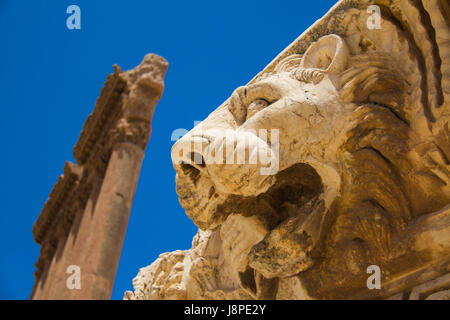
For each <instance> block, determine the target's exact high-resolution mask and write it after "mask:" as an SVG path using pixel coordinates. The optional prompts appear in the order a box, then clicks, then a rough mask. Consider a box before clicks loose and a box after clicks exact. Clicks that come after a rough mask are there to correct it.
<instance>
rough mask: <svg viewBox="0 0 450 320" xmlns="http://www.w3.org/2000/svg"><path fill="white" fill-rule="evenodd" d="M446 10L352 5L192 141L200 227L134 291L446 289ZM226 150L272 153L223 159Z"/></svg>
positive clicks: (189, 155)
mask: <svg viewBox="0 0 450 320" xmlns="http://www.w3.org/2000/svg"><path fill="white" fill-rule="evenodd" d="M369 5H377V6H378V7H379V8H380V13H381V26H380V28H379V29H377V28H375V29H373V28H372V29H369V28H368V23H367V22H368V19H369V18H370V15H371V14H373V12H368V11H367V8H368V6H369ZM449 8H450V7H449V4H448V1H446V0H423V1H421V0H410V1H407V0H376V1H362V0H361V1H354V0H343V1H340V2H338V3H337V4H336V5H335V6H334V7H333V8H332V9H331V10H330V11H329V12H328V13H327V14H326V15H325V16H324V17H323V18H322V19H320V20H318V21H317V22H316V23H315V24H314V25H313V26H312V27H311V28H309V29H308V30H307V31H305V32H304V33H303V34H302V35H301V36H300V37H299V38H298V39H297V40H296V41H295V42H294V43H292V44H291V45H290V46H289V47H288V48H286V49H285V50H284V51H283V52H282V53H281V54H280V55H279V56H278V57H277V58H275V60H274V61H272V62H271V63H270V64H269V65H268V66H267V67H266V68H265V69H264V70H263V71H262V72H261V73H259V74H258V75H257V76H256V77H255V78H254V79H253V80H252V81H250V83H248V84H247V85H246V86H243V87H240V88H237V89H236V90H235V91H234V93H233V94H232V95H231V97H230V98H229V99H228V100H226V101H225V102H224V103H223V104H222V105H221V106H220V107H218V108H217V109H216V110H215V111H214V112H212V113H211V114H210V115H209V117H208V118H206V119H205V120H204V121H203V122H202V123H201V124H199V125H198V126H197V127H195V128H194V129H193V130H192V131H191V132H189V133H188V134H186V135H185V136H184V137H183V138H181V139H180V140H179V141H178V142H177V143H176V144H175V145H174V147H173V149H172V159H173V161H174V167H175V170H176V172H177V174H176V182H177V190H176V191H177V193H178V196H179V200H180V203H181V205H182V206H183V207H184V209H185V210H186V214H187V215H188V216H189V217H190V218H191V219H192V220H193V221H194V223H195V224H196V225H197V226H198V227H199V231H198V234H197V235H196V236H195V238H194V240H193V243H192V249H189V250H185V251H175V252H172V253H164V254H162V255H161V256H160V257H159V258H158V259H157V260H156V261H155V262H154V263H152V264H151V265H150V266H148V267H146V268H143V269H141V270H140V271H139V273H138V275H137V277H136V278H135V279H134V280H133V284H134V289H135V290H134V292H126V293H125V299H249V298H250V299H252V298H253V299H275V298H276V299H384V298H391V299H448V297H449V293H448V292H449V291H448V290H449V288H450V284H449V280H448V279H449V278H448V277H449V272H450V189H449V188H450V172H449V169H450V166H449V159H450V130H449V123H448V122H449V118H450V113H449V111H450V28H449V24H450V18H449V13H450V10H449ZM259 129H266V130H267V132H268V136H267V138H268V139H263V138H261V137H260V136H259V135H258V136H257V134H256V133H255V132H258V131H255V130H259ZM274 130H278V136H275V135H274V134H275V131H274ZM274 138H277V139H274ZM275 140H277V141H275ZM230 141H231V142H230ZM245 141H246V142H245ZM277 143H278V144H277ZM274 146H275V147H274ZM220 147H223V149H225V150H227V152H226V153H225V154H223V153H220V154H219V158H222V156H223V158H225V157H226V155H227V154H228V155H231V159H236V158H235V156H236V157H239V155H240V154H242V151H243V150H244V151H245V152H244V154H245V155H246V157H248V158H250V157H251V155H252V154H255V152H258V151H261V150H263V152H264V153H266V156H267V157H268V158H269V159H270V161H269V162H266V163H262V162H257V163H256V164H255V163H253V164H252V163H249V162H250V161H248V162H245V161H244V163H237V161H235V162H234V163H233V164H230V163H229V162H227V161H223V162H224V163H220V162H217V161H212V159H213V158H214V159H216V160H217V152H219V151H220V150H222V149H220ZM230 147H231V148H230ZM186 150H189V151H188V152H186ZM218 150H219V151H218ZM274 161H275V162H277V163H276V164H277V169H278V170H277V172H276V174H262V173H261V172H262V171H261V169H264V168H267V167H268V166H269V164H270V165H271V164H273V162H274ZM370 265H377V266H379V267H380V269H381V289H374V290H369V289H368V287H367V285H366V281H367V278H368V277H369V274H367V267H368V266H370Z"/></svg>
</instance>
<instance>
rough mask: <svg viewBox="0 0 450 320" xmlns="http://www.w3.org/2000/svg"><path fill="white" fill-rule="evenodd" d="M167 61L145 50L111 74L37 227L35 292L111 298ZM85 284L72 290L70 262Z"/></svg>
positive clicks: (37, 294) (51, 296)
mask: <svg viewBox="0 0 450 320" xmlns="http://www.w3.org/2000/svg"><path fill="white" fill-rule="evenodd" d="M167 66H168V65H167V62H166V61H165V60H164V59H163V58H161V57H159V56H157V55H154V54H149V55H146V56H145V58H144V60H143V61H142V63H141V64H140V65H139V66H137V67H136V68H134V69H133V70H130V71H126V72H122V70H121V69H120V68H119V67H117V66H115V72H114V73H113V74H111V75H109V76H108V78H107V80H106V83H105V85H104V87H103V89H102V91H101V93H100V97H99V98H98V100H97V102H96V105H95V108H94V111H93V113H92V114H91V115H90V116H89V117H88V119H87V121H86V123H85V125H84V127H83V130H82V132H81V134H80V138H79V140H78V142H77V144H76V145H75V147H74V150H73V154H74V157H75V159H76V161H77V164H73V163H70V162H68V163H66V165H65V167H64V174H63V175H62V176H60V177H59V179H58V182H57V183H56V185H55V186H54V188H53V190H52V191H51V193H50V195H49V199H48V201H47V202H46V203H45V205H44V208H43V209H42V212H41V214H40V215H39V217H38V219H37V221H36V222H35V224H34V226H33V235H34V238H35V241H36V242H37V243H39V244H40V245H41V254H40V257H39V259H38V261H37V263H36V272H35V277H36V282H35V284H34V287H33V291H32V293H31V299H109V298H110V297H111V292H112V289H113V284H114V278H115V275H116V271H117V267H118V264H119V259H120V253H121V250H122V244H123V240H124V237H125V232H126V228H127V224H128V218H129V214H130V210H131V205H132V202H133V197H134V193H135V189H136V185H137V181H138V178H139V171H140V168H141V163H142V160H143V157H144V150H145V148H146V145H147V142H148V140H149V138H150V132H151V120H152V117H153V112H154V109H155V106H156V104H157V102H158V100H159V99H160V98H161V95H162V92H163V89H164V81H163V79H164V75H165V73H166V70H167ZM71 265H75V266H78V267H79V268H80V276H81V277H80V280H81V282H80V285H81V286H80V288H78V289H73V290H69V288H68V287H67V285H66V281H67V279H68V277H69V276H70V274H66V270H67V268H68V267H69V266H71Z"/></svg>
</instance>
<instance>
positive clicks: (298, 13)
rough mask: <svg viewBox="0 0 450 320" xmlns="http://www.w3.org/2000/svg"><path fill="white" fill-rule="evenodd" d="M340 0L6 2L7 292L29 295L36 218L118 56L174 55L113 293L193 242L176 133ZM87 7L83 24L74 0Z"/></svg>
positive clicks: (1, 36) (1, 21)
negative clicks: (72, 25)
mask: <svg viewBox="0 0 450 320" xmlns="http://www.w3.org/2000/svg"><path fill="white" fill-rule="evenodd" d="M334 3H335V1H334V0H315V1H299V0H297V1H294V0H291V1H282V0H277V1H262V0H260V1H242V0H241V1H231V0H227V1H224V0H222V1H219V0H207V1H169V0H167V1H166V0H164V1H143V0H127V1H106V0H105V1H100V0H89V1H88V0H72V1H63V0H52V1H50V0H38V1H31V0H30V1H19V0H0V30H1V31H0V61H1V64H0V66H1V71H0V93H1V100H0V106H1V110H2V117H0V130H1V132H0V134H1V137H2V146H1V148H2V152H1V153H2V155H1V157H0V168H1V169H2V171H3V174H2V181H1V184H0V188H1V190H0V193H1V198H0V199H1V200H2V202H1V211H2V212H1V214H0V228H1V229H0V299H28V297H29V294H30V292H31V288H32V285H33V282H34V277H33V272H34V263H35V262H36V260H37V258H38V256H39V246H38V245H37V244H36V243H34V241H33V236H32V233H31V229H32V225H33V222H34V221H35V220H36V218H37V216H38V214H39V212H40V211H41V209H42V206H43V204H44V202H45V201H46V199H47V196H48V194H49V192H50V190H51V189H52V187H53V185H54V183H55V182H56V180H57V178H58V176H59V175H60V174H61V173H62V168H63V165H64V162H65V161H66V160H70V161H74V160H73V156H72V148H73V146H74V144H75V143H76V141H77V139H78V135H79V133H80V130H81V128H82V126H83V123H84V122H85V120H86V117H87V116H88V114H90V113H91V112H92V110H93V107H94V103H95V101H96V99H97V97H98V94H99V92H100V89H101V88H102V86H103V83H104V81H105V78H106V76H107V75H108V74H109V73H111V72H112V70H113V69H112V65H113V64H118V65H120V66H121V67H122V69H124V70H128V69H130V68H133V67H134V66H136V65H138V64H139V63H140V62H141V60H142V58H143V57H144V55H145V54H146V53H150V52H153V53H157V54H159V55H161V56H163V57H165V58H166V59H167V60H168V61H169V70H168V73H167V76H166V82H165V83H166V89H165V92H164V95H163V98H162V100H161V101H160V103H159V104H158V106H157V109H156V111H155V115H154V118H153V129H152V137H151V140H150V142H149V145H148V148H147V152H146V156H145V159H144V163H143V167H142V171H141V175H140V179H139V184H138V187H137V192H136V196H135V201H134V204H133V209H132V211H131V217H130V222H129V225H128V230H127V235H126V238H125V243H124V247H123V250H122V256H121V260H120V265H119V269H118V272H117V278H116V283H115V286H114V292H113V296H112V298H113V299H122V296H123V293H124V291H125V290H130V289H132V282H131V281H132V279H133V278H134V277H135V276H136V274H137V272H138V270H139V268H141V267H144V266H147V265H149V264H150V263H151V262H153V261H154V260H155V259H156V258H157V257H158V255H159V254H160V253H163V252H167V251H173V250H176V249H187V248H189V247H190V246H191V241H192V237H193V236H194V234H195V233H196V227H195V226H194V224H193V223H192V222H191V221H190V220H189V219H188V218H187V216H186V215H185V213H184V210H183V209H182V208H181V206H180V205H179V203H178V199H177V195H176V193H175V172H174V170H173V168H172V164H171V160H170V148H171V146H172V144H173V142H172V141H170V136H171V133H172V131H173V130H175V129H177V128H186V129H191V128H192V127H193V125H194V121H195V120H203V119H204V118H205V117H206V116H207V115H208V114H209V113H210V112H212V111H213V110H214V109H215V108H216V107H217V106H219V105H220V104H221V103H222V102H223V101H224V100H225V99H226V98H227V97H228V96H229V95H230V94H231V92H232V91H233V89H234V88H236V87H238V86H240V85H244V84H245V83H247V82H248V81H249V80H250V79H251V78H252V77H253V76H254V75H255V74H256V73H258V71H260V70H261V69H262V68H263V67H264V66H265V65H267V64H268V63H269V62H270V61H271V60H272V59H273V58H274V57H275V56H276V55H277V54H278V53H279V52H280V51H281V50H283V49H284V48H285V47H286V46H287V45H289V44H290V43H291V42H292V41H293V40H294V39H295V38H297V36H299V35H300V34H301V33H302V32H303V31H304V30H305V29H306V28H308V27H309V26H310V25H311V24H312V23H313V22H314V21H315V20H317V19H318V18H320V17H321V16H323V15H324V14H325V13H326V12H327V11H328V9H329V8H330V7H331V6H332V5H333V4H334ZM71 4H76V5H78V6H79V7H80V8H81V30H68V29H67V27H66V19H67V17H68V14H66V9H67V7H68V6H69V5H71Z"/></svg>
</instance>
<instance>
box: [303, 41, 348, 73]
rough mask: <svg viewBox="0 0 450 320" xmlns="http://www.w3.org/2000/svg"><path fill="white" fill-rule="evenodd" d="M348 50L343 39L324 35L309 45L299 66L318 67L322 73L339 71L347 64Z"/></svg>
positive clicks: (304, 67) (305, 67)
mask: <svg viewBox="0 0 450 320" xmlns="http://www.w3.org/2000/svg"><path fill="white" fill-rule="evenodd" d="M349 52H350V51H349V49H348V46H347V44H346V43H345V40H344V39H342V38H341V37H340V36H338V35H335V34H330V35H326V36H324V37H322V38H320V39H319V40H317V41H316V42H314V43H313V44H311V45H310V46H309V48H308V49H307V50H306V52H305V54H304V55H303V59H302V61H301V64H300V67H301V68H303V69H318V70H320V71H322V72H324V73H333V74H336V73H340V72H342V71H343V70H345V68H346V66H347V60H348V57H349Z"/></svg>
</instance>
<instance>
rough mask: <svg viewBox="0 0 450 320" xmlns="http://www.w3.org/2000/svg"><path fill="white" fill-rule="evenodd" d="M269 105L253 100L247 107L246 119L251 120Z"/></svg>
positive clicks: (265, 101)
mask: <svg viewBox="0 0 450 320" xmlns="http://www.w3.org/2000/svg"><path fill="white" fill-rule="evenodd" d="M269 104H270V103H269V102H268V101H267V100H264V99H255V100H253V101H252V102H251V103H250V104H249V106H248V107H247V119H249V118H251V117H252V116H253V115H254V114H256V113H258V112H259V111H261V110H262V109H264V108H265V107H267V106H268V105H269Z"/></svg>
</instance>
